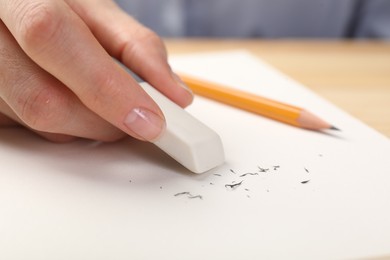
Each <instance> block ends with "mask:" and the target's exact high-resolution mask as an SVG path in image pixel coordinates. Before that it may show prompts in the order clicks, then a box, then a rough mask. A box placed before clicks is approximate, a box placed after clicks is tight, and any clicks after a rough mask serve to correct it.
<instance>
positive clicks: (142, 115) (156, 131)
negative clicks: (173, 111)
mask: <svg viewBox="0 0 390 260" xmlns="http://www.w3.org/2000/svg"><path fill="white" fill-rule="evenodd" d="M125 125H126V126H127V127H128V128H129V129H130V130H131V131H132V132H134V133H135V134H136V135H138V136H139V137H141V138H142V139H144V140H146V141H153V140H155V139H157V138H158V137H159V136H160V134H161V132H162V130H163V129H164V128H165V121H164V119H163V118H161V117H160V116H159V115H157V114H155V113H153V112H152V111H150V110H148V109H145V108H139V107H138V108H134V109H133V110H131V112H130V113H129V114H128V115H127V116H126V118H125Z"/></svg>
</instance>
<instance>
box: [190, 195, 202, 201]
mask: <svg viewBox="0 0 390 260" xmlns="http://www.w3.org/2000/svg"><path fill="white" fill-rule="evenodd" d="M188 198H189V199H201V200H203V197H202V196H201V195H195V196H188Z"/></svg>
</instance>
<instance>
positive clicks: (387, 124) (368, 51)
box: [165, 39, 390, 137]
mask: <svg viewBox="0 0 390 260" xmlns="http://www.w3.org/2000/svg"><path fill="white" fill-rule="evenodd" d="M165 43H166V45H167V48H168V52H169V54H183V53H191V52H202V51H215V50H233V49H247V50H249V51H250V52H252V53H253V54H255V55H257V56H258V57H260V58H262V59H263V60H265V61H267V62H268V63H270V64H272V65H273V66H275V67H276V68H278V69H279V70H281V71H283V72H284V73H286V74H287V75H289V76H290V77H292V78H294V79H295V80H297V81H299V82H301V83H303V84H304V85H305V86H307V87H308V88H310V89H312V90H313V91H314V92H317V93H318V94H320V95H321V96H323V97H325V98H327V99H328V100H330V101H331V102H333V103H334V104H336V105H337V106H338V107H340V108H342V109H344V110H345V111H347V112H348V113H350V114H351V115H353V116H354V117H356V118H359V119H360V120H361V121H363V122H365V123H366V124H367V125H369V126H371V127H372V128H374V129H376V130H378V131H379V132H381V133H383V134H384V135H386V136H387V137H390V42H388V43H386V42H374V41H355V42H352V41H275V40H273V41H270V40H210V39H166V40H165Z"/></svg>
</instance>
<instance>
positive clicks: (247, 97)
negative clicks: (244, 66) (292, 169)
mask: <svg viewBox="0 0 390 260" xmlns="http://www.w3.org/2000/svg"><path fill="white" fill-rule="evenodd" d="M180 78H181V79H182V80H183V81H184V83H186V84H187V85H188V86H189V87H190V88H191V90H192V91H193V92H194V93H195V94H198V95H201V96H204V97H207V98H211V99H214V100H217V101H219V102H222V103H225V104H228V105H231V106H234V107H238V108H241V109H244V110H247V111H250V112H253V113H256V114H260V115H262V116H265V117H268V118H272V119H274V120H277V121H280V122H284V123H287V124H290V125H293V126H297V127H301V128H305V129H310V130H322V129H332V130H339V129H338V128H336V127H334V126H332V125H330V124H329V123H327V122H325V121H324V120H322V119H320V118H318V117H317V116H315V115H313V114H312V113H310V112H308V111H306V110H304V109H302V108H299V107H296V106H291V105H288V104H285V103H282V102H278V101H275V100H272V99H269V98H265V97H260V96H257V95H254V94H251V93H248V92H244V91H240V90H237V89H233V88H230V87H226V86H223V85H220V84H216V83H213V82H208V81H206V80H202V79H199V78H194V77H191V76H188V75H183V74H180Z"/></svg>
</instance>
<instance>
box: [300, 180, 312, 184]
mask: <svg viewBox="0 0 390 260" xmlns="http://www.w3.org/2000/svg"><path fill="white" fill-rule="evenodd" d="M309 181H310V180H306V181H301V183H302V184H306V183H308V182H309Z"/></svg>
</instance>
